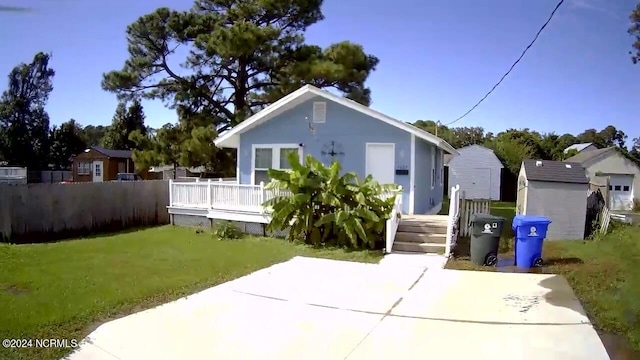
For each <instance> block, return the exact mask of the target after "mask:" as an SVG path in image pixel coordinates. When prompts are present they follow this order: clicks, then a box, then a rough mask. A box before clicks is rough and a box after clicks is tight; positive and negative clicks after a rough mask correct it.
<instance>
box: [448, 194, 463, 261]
mask: <svg viewBox="0 0 640 360" xmlns="http://www.w3.org/2000/svg"><path fill="white" fill-rule="evenodd" d="M458 219H460V185H456V186H454V187H452V188H451V193H450V194H449V219H448V221H447V239H446V244H445V250H444V256H447V257H449V256H450V255H451V251H452V250H453V248H454V247H455V246H456V241H457V239H458V234H457V232H458Z"/></svg>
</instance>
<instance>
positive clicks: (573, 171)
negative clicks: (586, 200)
mask: <svg viewBox="0 0 640 360" xmlns="http://www.w3.org/2000/svg"><path fill="white" fill-rule="evenodd" d="M538 162H541V165H540V166H537V164H536V163H538ZM522 166H524V171H525V174H526V176H527V180H531V181H545V182H557V183H571V184H588V183H589V180H588V179H587V175H586V171H585V170H584V167H582V165H581V164H579V163H575V162H574V163H572V162H565V161H551V160H530V159H527V160H524V161H523V162H522ZM585 196H586V195H585Z"/></svg>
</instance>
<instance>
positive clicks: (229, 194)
mask: <svg viewBox="0 0 640 360" xmlns="http://www.w3.org/2000/svg"><path fill="white" fill-rule="evenodd" d="M264 185H265V184H264V183H263V182H261V183H260V184H259V185H246V184H236V183H235V182H229V181H216V180H207V181H197V182H174V181H173V180H169V206H172V207H186V208H202V209H224V210H239V211H250V212H256V213H262V212H263V211H264V208H263V206H262V204H264V202H265V201H267V200H269V199H272V198H274V197H276V196H287V195H288V194H289V192H288V191H282V190H280V191H278V190H272V189H265V186H264Z"/></svg>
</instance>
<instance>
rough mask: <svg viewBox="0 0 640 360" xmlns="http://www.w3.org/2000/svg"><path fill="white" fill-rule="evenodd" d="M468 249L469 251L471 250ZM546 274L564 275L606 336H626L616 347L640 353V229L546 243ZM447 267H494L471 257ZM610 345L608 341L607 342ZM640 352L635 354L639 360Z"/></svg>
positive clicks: (627, 228) (618, 228)
mask: <svg viewBox="0 0 640 360" xmlns="http://www.w3.org/2000/svg"><path fill="white" fill-rule="evenodd" d="M467 251H468V250H467ZM543 258H544V259H545V264H546V265H545V266H544V267H543V268H542V269H540V270H541V272H544V273H553V274H561V275H563V276H565V277H566V278H567V279H568V280H569V283H570V284H571V286H572V287H573V289H574V291H575V293H576V295H577V296H578V298H579V299H580V301H581V302H582V304H583V306H584V307H585V310H586V311H587V313H588V314H589V317H590V319H591V321H592V322H593V323H594V325H595V327H596V329H598V330H599V332H600V333H605V334H606V337H603V340H605V339H606V338H611V334H614V335H620V336H621V337H622V340H623V341H622V342H621V344H618V345H615V346H614V347H615V348H618V349H620V348H621V347H622V348H623V349H624V348H625V347H628V348H630V349H634V350H636V351H640V300H639V299H640V229H639V228H638V227H637V226H633V227H632V226H622V225H618V226H614V229H613V230H612V231H611V232H610V233H609V234H607V235H606V236H603V237H600V238H598V239H596V240H586V241H570V240H569V241H547V242H545V245H544V252H543ZM447 268H448V269H464V270H483V271H494V270H495V268H490V267H480V266H476V265H473V264H472V263H471V262H470V261H469V259H468V257H467V256H460V257H457V258H454V259H451V260H449V262H448V263H447ZM605 344H606V345H608V341H605ZM629 356H631V355H629ZM638 356H640V353H634V354H633V356H632V357H629V358H638Z"/></svg>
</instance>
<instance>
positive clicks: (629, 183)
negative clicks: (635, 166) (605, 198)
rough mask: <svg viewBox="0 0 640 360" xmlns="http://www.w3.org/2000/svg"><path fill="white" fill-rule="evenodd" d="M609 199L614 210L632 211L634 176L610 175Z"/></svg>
mask: <svg viewBox="0 0 640 360" xmlns="http://www.w3.org/2000/svg"><path fill="white" fill-rule="evenodd" d="M609 197H610V201H611V209H612V210H630V209H631V208H632V207H633V175H610V176H609Z"/></svg>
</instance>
